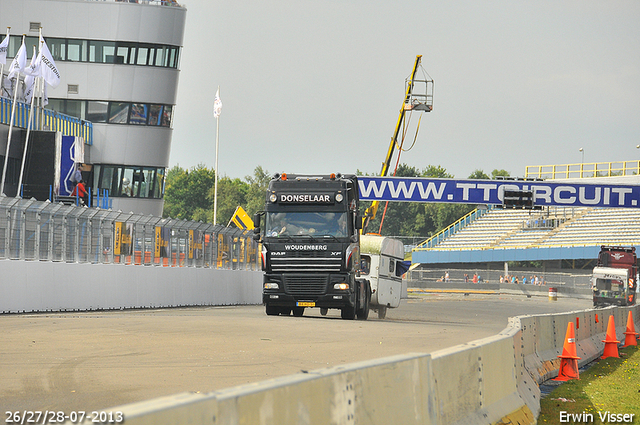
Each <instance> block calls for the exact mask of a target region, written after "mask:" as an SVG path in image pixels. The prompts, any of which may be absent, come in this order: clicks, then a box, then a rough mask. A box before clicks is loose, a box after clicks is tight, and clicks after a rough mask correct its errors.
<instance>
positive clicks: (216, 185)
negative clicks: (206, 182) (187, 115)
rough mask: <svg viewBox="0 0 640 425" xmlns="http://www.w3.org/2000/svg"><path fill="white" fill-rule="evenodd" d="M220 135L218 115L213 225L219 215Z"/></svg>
mask: <svg viewBox="0 0 640 425" xmlns="http://www.w3.org/2000/svg"><path fill="white" fill-rule="evenodd" d="M219 135H220V117H219V116H217V117H216V166H215V171H214V172H215V177H216V182H215V185H214V189H213V191H214V193H213V225H214V226H215V225H216V217H217V216H218V147H219V146H220V143H219Z"/></svg>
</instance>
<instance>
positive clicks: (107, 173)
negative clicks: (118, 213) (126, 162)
mask: <svg viewBox="0 0 640 425" xmlns="http://www.w3.org/2000/svg"><path fill="white" fill-rule="evenodd" d="M94 170H95V174H94V187H97V188H98V189H100V192H101V193H102V194H103V196H104V194H105V193H108V196H110V197H116V198H118V197H119V198H151V199H160V198H162V197H163V195H164V168H155V167H142V166H140V167H135V166H134V167H131V166H120V165H94Z"/></svg>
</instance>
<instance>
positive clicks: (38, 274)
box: [0, 260, 262, 313]
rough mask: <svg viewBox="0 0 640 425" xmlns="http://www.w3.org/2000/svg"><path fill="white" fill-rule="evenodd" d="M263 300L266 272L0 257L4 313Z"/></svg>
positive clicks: (1, 309)
mask: <svg viewBox="0 0 640 425" xmlns="http://www.w3.org/2000/svg"><path fill="white" fill-rule="evenodd" d="M261 303H262V272H258V271H248V270H219V269H209V268H195V267H155V266H125V265H121V264H77V263H54V262H48V261H14V260H0V313H22V312H45V311H75V310H78V311H86V310H101V309H126V308H159V307H182V306H198V305H239V304H261Z"/></svg>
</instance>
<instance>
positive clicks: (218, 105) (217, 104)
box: [213, 88, 222, 118]
mask: <svg viewBox="0 0 640 425" xmlns="http://www.w3.org/2000/svg"><path fill="white" fill-rule="evenodd" d="M220 112H222V100H220V88H218V91H216V98H215V99H214V100H213V116H214V117H216V118H218V117H219V116H220Z"/></svg>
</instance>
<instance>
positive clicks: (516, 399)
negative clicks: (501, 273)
mask: <svg viewBox="0 0 640 425" xmlns="http://www.w3.org/2000/svg"><path fill="white" fill-rule="evenodd" d="M629 310H632V311H633V315H634V320H635V321H636V323H640V321H638V319H639V315H640V306H634V307H610V308H606V309H599V310H587V311H578V312H570V313H561V314H553V315H541V316H521V317H515V318H511V319H510V320H509V325H508V326H507V328H505V330H503V331H502V332H500V333H499V334H498V335H496V336H494V337H489V338H484V339H480V340H477V341H473V342H471V343H468V344H463V345H460V346H457V347H452V348H448V349H445V350H440V351H437V352H434V353H432V354H408V355H405V356H395V357H389V358H385V359H380V360H375V361H370V362H362V363H355V364H351V365H347V366H340V367H335V368H329V369H321V370H317V371H312V372H310V373H301V374H296V375H292V376H287V377H283V378H278V379H274V380H270V381H264V382H260V383H256V384H251V385H245V386H240V387H236V388H230V389H226V390H222V391H217V392H213V393H209V394H178V395H176V396H173V397H165V398H162V399H156V400H150V401H147V402H142V403H135V404H130V405H126V406H121V407H116V408H113V409H110V410H119V411H122V412H123V413H124V415H125V418H126V421H127V423H128V424H130V425H131V424H133V425H143V424H175V423H180V424H229V425H232V424H233V425H235V424H252V425H253V424H256V425H263V424H264V425H267V424H278V425H289V424H291V425H294V424H295V425H299V424H318V423H321V424H355V423H366V424H390V423H402V424H405V425H412V424H460V425H462V424H491V423H518V424H534V423H536V418H537V416H538V414H539V412H540V388H539V383H541V382H543V381H544V380H546V379H548V378H550V377H554V376H557V373H558V366H559V361H558V359H557V356H558V355H559V354H560V353H561V351H562V346H563V345H564V339H565V336H566V335H565V333H566V327H567V323H568V322H570V321H574V322H577V321H576V318H577V319H579V322H580V326H579V327H578V328H577V334H576V339H577V340H578V341H577V348H578V350H579V351H578V352H579V355H580V356H581V357H583V359H582V360H580V362H579V363H580V364H581V365H582V364H584V363H586V362H587V361H590V360H589V359H593V358H595V357H594V356H598V355H600V353H601V348H603V346H604V344H602V343H600V344H598V341H599V340H602V339H604V336H605V335H604V334H605V331H606V322H607V321H608V318H609V315H614V317H615V320H616V325H617V326H616V330H617V333H618V338H620V335H622V332H624V328H625V326H626V317H627V314H628V311H629ZM596 314H598V323H596V322H595V315H596ZM623 317H624V319H623ZM603 323H604V325H603ZM574 324H575V323H574Z"/></svg>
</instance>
